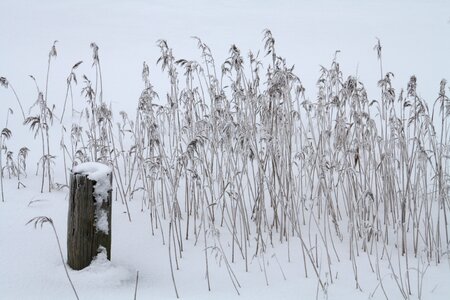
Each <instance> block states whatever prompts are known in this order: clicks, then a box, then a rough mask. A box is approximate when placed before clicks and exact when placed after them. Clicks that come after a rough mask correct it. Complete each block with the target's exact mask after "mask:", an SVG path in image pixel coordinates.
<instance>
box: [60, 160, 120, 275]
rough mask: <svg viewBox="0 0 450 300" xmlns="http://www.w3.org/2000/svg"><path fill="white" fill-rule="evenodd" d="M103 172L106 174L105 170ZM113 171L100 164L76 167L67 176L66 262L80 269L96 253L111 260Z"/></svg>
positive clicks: (87, 264) (88, 262)
mask: <svg viewBox="0 0 450 300" xmlns="http://www.w3.org/2000/svg"><path fill="white" fill-rule="evenodd" d="M105 170H106V171H105ZM111 184H112V172H111V169H110V168H109V167H107V166H106V165H103V164H100V163H86V164H81V165H79V166H77V167H75V168H74V169H73V170H72V174H71V175H70V196H69V215H68V222H67V263H68V264H69V266H70V267H71V268H72V269H74V270H81V269H83V268H85V267H87V266H89V264H90V263H91V261H92V259H93V258H94V257H96V256H97V254H98V252H100V251H104V250H103V249H102V248H101V247H103V248H104V249H105V250H106V255H107V258H108V259H109V260H111V199H112V197H111V196H112V195H111V190H112V189H111Z"/></svg>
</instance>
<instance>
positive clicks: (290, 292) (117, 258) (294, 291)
mask: <svg viewBox="0 0 450 300" xmlns="http://www.w3.org/2000/svg"><path fill="white" fill-rule="evenodd" d="M265 28H270V29H271V31H272V32H273V34H274V37H275V39H276V47H277V52H278V54H280V55H282V56H283V57H286V58H287V60H288V63H289V64H290V65H292V64H295V72H296V74H297V75H298V76H299V77H300V79H301V80H302V83H303V85H304V86H305V88H306V95H307V97H309V98H314V97H315V94H316V81H317V78H318V75H319V67H320V65H327V66H328V65H329V64H330V62H331V61H332V59H333V58H334V55H335V51H336V50H340V52H339V54H338V60H339V62H340V64H341V69H342V71H343V72H344V74H346V75H355V76H357V77H358V79H359V80H361V81H362V82H364V83H365V84H366V88H367V90H368V92H369V96H370V94H371V93H372V95H379V90H378V89H377V85H376V84H377V81H378V80H379V78H380V72H379V62H378V60H377V57H376V52H375V51H374V50H373V46H374V45H375V43H376V38H379V39H380V40H381V43H382V46H383V65H384V71H385V72H387V71H392V72H393V73H394V74H395V78H394V79H393V83H394V85H395V86H398V87H404V86H406V84H407V82H408V80H409V77H410V76H411V75H413V74H415V75H416V76H417V78H418V92H419V94H420V95H421V96H422V97H423V98H425V99H427V101H429V105H430V106H431V105H432V103H433V101H434V100H435V99H436V98H437V95H438V92H439V82H440V80H441V79H442V78H447V79H450V59H449V54H450V2H449V1H446V0H435V1H416V0H415V1H411V0H410V1H389V0H380V1H368V0H344V1H331V0H326V1H268V0H261V1H257V0H248V1H225V0H220V1H206V0H201V1H195V0H194V1H181V0H178V1H162V0H161V1H144V0H131V1H118V0H112V1H105V0H102V1H100V0H97V1H87V0H79V1H56V0H43V1H32V0H30V1H24V0H0V76H5V77H6V78H7V79H8V80H9V82H10V83H11V84H13V85H14V88H15V90H16V92H17V93H18V95H19V97H20V99H21V100H22V103H23V105H24V107H26V108H28V107H30V106H31V105H32V104H33V103H34V102H35V101H36V93H35V86H34V83H33V81H32V80H31V79H30V78H29V77H28V75H33V76H34V77H35V78H36V80H37V83H38V84H39V85H40V87H41V88H43V87H44V86H45V78H46V72H47V58H48V51H49V49H50V47H51V45H52V43H53V41H54V40H58V43H57V44H56V45H57V51H58V56H57V58H56V59H55V60H53V61H52V70H51V72H50V84H49V89H48V99H49V101H50V103H51V104H55V106H56V111H57V112H58V113H57V114H58V115H60V114H61V111H62V105H63V103H64V97H65V93H66V78H67V75H68V74H69V72H70V69H71V67H72V66H73V65H74V64H75V63H76V62H78V61H80V60H83V61H84V63H83V64H82V65H81V66H80V67H79V70H78V73H79V74H80V75H81V74H83V73H86V74H91V75H92V74H95V73H93V69H92V68H91V59H92V58H91V52H92V50H91V49H90V47H89V45H90V43H91V42H96V43H97V44H98V45H99V47H100V58H101V63H102V74H103V89H104V95H103V98H104V99H105V101H107V102H110V103H112V107H113V111H114V112H116V113H117V112H118V111H121V110H125V111H127V112H128V113H130V114H132V115H133V114H135V107H136V104H137V101H138V99H139V96H140V93H141V90H142V81H141V71H142V63H143V61H146V62H147V63H148V65H149V67H150V79H151V82H152V84H153V85H154V86H155V89H156V91H157V92H158V93H159V94H160V95H165V92H166V88H167V82H168V79H167V75H166V74H165V73H162V72H161V71H160V67H159V66H156V59H157V58H158V57H159V49H158V48H157V47H156V41H157V40H158V39H165V40H167V41H168V43H169V45H170V47H172V48H173V51H174V55H175V56H176V57H177V58H186V59H197V60H200V51H199V50H198V49H197V47H196V42H195V41H194V40H193V39H192V38H191V37H192V36H198V37H200V38H201V39H202V40H203V41H204V42H205V43H207V44H208V45H209V46H210V48H211V50H212V52H213V54H214V57H215V59H216V61H220V62H221V61H223V60H224V59H226V58H227V57H228V55H229V53H228V49H229V47H230V46H231V45H232V44H236V45H237V46H238V47H239V48H240V49H241V51H242V53H243V55H245V54H246V53H247V52H248V50H252V51H254V52H255V53H256V52H257V51H258V50H261V56H262V55H263V51H264V50H262V49H263V46H264V45H263V42H262V30H263V29H265ZM93 76H95V75H93ZM80 78H81V76H80ZM80 81H81V80H80ZM373 97H376V96H373ZM161 98H162V99H164V98H165V97H161ZM0 100H1V103H2V107H3V109H2V110H0V126H1V127H2V128H3V126H4V124H5V122H6V115H7V113H6V108H7V107H11V108H12V109H13V110H14V115H12V116H9V125H8V126H9V127H10V129H11V131H12V133H13V138H12V139H11V140H10V141H8V145H9V147H10V148H12V149H14V151H15V152H17V151H18V149H19V148H20V147H23V146H27V147H28V148H30V149H31V150H32V151H31V152H30V156H29V158H28V164H29V171H28V177H27V178H25V179H23V183H24V184H25V185H26V188H21V189H20V190H17V181H16V180H15V179H7V178H6V179H5V183H4V184H5V199H6V201H5V202H4V203H0V298H1V299H71V298H73V297H74V296H73V292H72V290H71V288H70V285H69V283H68V281H67V278H66V276H65V273H64V268H63V265H62V262H61V260H60V257H59V254H58V249H57V244H56V241H55V237H54V235H53V231H52V230H51V228H50V226H48V224H44V226H43V228H42V230H40V229H39V230H34V229H33V226H32V225H28V226H25V224H26V223H27V222H28V221H29V220H30V219H31V218H33V217H36V216H41V215H44V216H48V217H51V218H52V219H53V221H54V224H55V227H56V230H57V232H58V235H59V238H60V240H61V241H62V247H63V253H64V254H65V250H66V245H65V240H66V226H67V203H68V201H67V198H68V193H67V189H62V190H61V191H55V192H52V193H42V194H41V193H40V177H37V176H35V175H34V172H35V163H36V162H37V161H38V160H39V157H40V152H39V151H40V150H39V149H40V148H39V147H40V146H39V145H40V144H39V142H40V141H39V139H38V140H33V139H32V137H33V135H32V133H31V132H29V130H28V128H25V127H24V126H22V117H21V114H20V109H19V107H18V106H17V103H16V100H15V98H14V95H13V94H12V93H11V92H10V91H9V90H6V89H3V88H1V89H0ZM59 138H60V137H59V136H58V137H55V138H54V140H55V149H58V148H57V140H58V139H59ZM57 151H59V150H55V151H54V152H57ZM58 154H61V153H57V155H58ZM59 158H60V156H59ZM57 162H58V165H57V166H56V167H55V178H56V181H58V182H63V181H64V175H63V173H62V169H63V167H62V166H61V163H62V162H61V160H58V161H57ZM6 177H7V176H6ZM129 205H130V212H131V215H132V219H133V221H132V222H129V221H128V217H127V213H126V210H125V209H126V208H125V206H124V205H123V204H122V203H120V201H117V202H114V203H113V217H112V232H113V236H112V261H111V262H108V261H106V259H105V258H103V257H101V256H100V257H98V258H97V260H96V261H94V262H93V263H92V265H91V266H90V267H88V268H87V269H85V270H82V271H69V273H70V276H71V278H72V280H73V282H74V285H75V287H76V289H77V292H78V294H79V296H80V299H131V298H132V297H133V295H134V290H135V283H136V273H137V272H138V271H139V282H138V289H137V299H174V298H175V293H174V289H173V285H172V278H171V272H170V267H169V258H168V253H167V251H168V250H167V245H163V244H162V238H161V236H160V234H159V233H158V232H155V235H154V236H152V234H151V231H150V222H149V216H148V212H147V211H146V210H144V211H141V203H140V201H135V202H133V201H131V202H130V203H129ZM184 243H185V250H184V252H183V258H182V259H181V260H180V262H179V264H180V269H179V270H177V271H175V276H176V282H177V287H178V291H179V293H180V297H181V298H182V299H230V298H238V296H237V293H236V291H235V289H234V288H233V285H232V282H231V281H230V279H229V273H228V272H227V270H226V267H225V265H224V263H223V259H221V257H220V255H218V256H217V257H215V256H214V253H212V254H211V262H210V276H211V291H208V288H207V281H206V279H205V264H204V254H203V249H202V247H203V246H202V245H196V246H194V243H195V241H194V240H192V239H190V240H188V241H185V242H184ZM292 243H297V242H294V241H293V242H292ZM224 246H225V247H228V246H229V245H224ZM346 246H347V245H344V243H342V244H339V245H337V251H338V252H341V251H342V252H341V253H340V254H341V256H342V258H343V260H342V261H341V262H340V263H338V264H336V265H335V266H333V267H334V270H333V271H334V272H335V274H336V276H335V277H336V278H335V279H336V280H335V282H334V283H333V284H330V285H329V286H328V288H327V294H324V293H323V292H322V291H321V290H320V289H319V287H318V282H317V279H316V278H315V276H314V274H313V273H312V270H309V271H310V274H309V275H310V276H309V277H308V278H305V276H304V273H303V259H302V255H301V246H299V245H290V246H289V247H290V251H294V252H293V253H290V261H288V255H287V253H288V248H287V245H286V244H282V245H275V246H274V247H273V248H270V249H268V250H267V253H266V254H265V255H259V256H257V257H254V258H253V259H252V260H251V262H250V267H249V271H248V272H245V265H244V264H243V263H242V262H241V261H238V262H236V263H235V264H233V266H232V267H233V271H234V272H235V274H236V276H237V278H238V280H239V283H240V285H241V288H240V289H239V293H240V294H241V295H240V298H239V299H274V298H278V299H313V298H316V297H318V298H319V299H323V298H328V299H343V298H346V299H366V298H370V297H371V295H373V298H375V299H383V298H384V295H383V293H382V291H381V288H380V287H379V283H378V281H377V277H376V275H375V274H374V273H371V272H367V273H365V272H364V273H361V274H360V278H359V282H360V285H361V290H358V289H356V288H355V282H354V278H353V274H354V272H353V269H352V264H351V262H350V261H348V260H346V259H345V258H346V257H347V254H345V251H346V250H345V249H346ZM293 249H295V250H293ZM395 251H396V250H395ZM358 260H360V264H359V266H360V267H361V269H363V270H368V269H369V266H368V260H367V258H366V257H364V255H361V258H358ZM414 263H415V264H414V267H411V268H412V269H413V268H419V269H423V268H425V263H424V262H422V261H420V260H415V261H414ZM384 267H385V269H384V270H383V272H382V273H383V274H385V277H384V278H385V280H384V282H383V283H384V285H385V286H384V288H385V289H386V290H387V292H388V295H389V297H390V299H397V298H400V297H401V294H400V292H399V291H398V289H397V287H396V285H395V282H394V280H393V279H392V278H391V276H390V275H389V268H388V266H387V262H386V264H385V265H384ZM424 274H425V276H424V277H423V278H424V283H423V295H422V296H423V299H431V298H433V299H436V300H437V299H448V297H449V295H450V279H449V278H450V261H449V262H445V261H444V262H443V263H441V264H439V265H437V266H436V265H434V264H432V265H431V266H429V268H428V269H427V270H426V273H424ZM412 298H413V299H414V298H417V295H412Z"/></svg>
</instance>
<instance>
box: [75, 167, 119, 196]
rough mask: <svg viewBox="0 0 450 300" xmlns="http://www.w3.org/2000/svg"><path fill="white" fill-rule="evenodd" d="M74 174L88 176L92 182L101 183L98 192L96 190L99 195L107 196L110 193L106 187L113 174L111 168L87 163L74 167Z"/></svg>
mask: <svg viewBox="0 0 450 300" xmlns="http://www.w3.org/2000/svg"><path fill="white" fill-rule="evenodd" d="M72 172H73V173H74V174H83V175H88V178H89V179H90V180H94V181H96V182H97V183H100V186H99V187H98V190H97V189H96V192H97V193H98V194H102V195H105V193H107V192H108V191H109V189H106V187H107V186H108V184H109V176H110V175H111V172H112V169H111V167H109V166H107V165H105V164H102V163H98V162H85V163H82V164H79V165H77V166H75V167H73V169H72Z"/></svg>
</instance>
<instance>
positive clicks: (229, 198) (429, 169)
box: [0, 30, 450, 299]
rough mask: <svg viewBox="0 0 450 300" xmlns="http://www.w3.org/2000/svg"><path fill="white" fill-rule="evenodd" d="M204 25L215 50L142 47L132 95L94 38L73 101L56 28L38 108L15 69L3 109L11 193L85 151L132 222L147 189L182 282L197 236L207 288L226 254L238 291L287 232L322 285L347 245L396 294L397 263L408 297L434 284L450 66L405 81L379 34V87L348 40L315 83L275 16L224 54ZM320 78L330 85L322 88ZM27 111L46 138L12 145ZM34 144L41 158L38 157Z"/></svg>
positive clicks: (448, 152)
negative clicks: (349, 59) (354, 62)
mask: <svg viewBox="0 0 450 300" xmlns="http://www.w3.org/2000/svg"><path fill="white" fill-rule="evenodd" d="M194 39H195V41H196V43H197V46H198V51H199V53H201V60H200V61H193V60H188V59H183V58H180V57H176V54H175V53H176V49H174V50H173V49H172V48H171V47H170V45H169V44H168V42H167V41H165V40H159V41H158V42H157V46H158V47H159V49H160V57H159V58H155V59H156V64H154V63H146V62H144V63H143V67H142V92H141V95H140V97H139V99H129V100H127V101H129V102H130V110H129V111H120V112H116V111H113V110H112V108H111V106H110V103H109V102H108V99H105V98H104V97H103V79H102V64H101V62H102V60H101V50H100V49H99V47H98V46H97V45H96V44H95V43H92V44H91V45H90V47H91V50H92V61H89V62H87V61H86V62H82V61H79V62H76V61H75V62H74V65H73V68H72V69H71V70H68V76H67V80H66V94H65V98H64V99H62V100H63V101H61V99H60V100H56V99H50V98H48V89H49V86H51V85H52V84H53V83H52V82H51V80H49V75H50V74H51V72H52V64H53V62H54V60H55V59H56V58H57V55H58V54H59V53H58V51H57V46H58V43H56V42H55V43H54V44H53V45H52V46H51V49H50V52H49V55H48V57H47V59H48V62H47V71H46V80H45V86H39V84H38V80H36V79H35V78H34V77H31V80H33V81H34V83H35V84H36V101H35V103H34V104H33V106H31V107H30V108H27V107H23V106H22V104H21V103H22V102H21V100H22V99H20V97H19V96H18V94H20V92H19V91H16V90H15V89H14V83H13V82H9V81H8V79H7V78H5V77H1V78H0V82H1V85H2V87H3V88H6V89H7V90H10V93H9V94H8V95H9V96H8V97H7V98H8V99H6V100H5V101H4V102H6V103H7V105H8V106H10V107H11V108H10V109H8V110H7V111H4V112H2V114H6V118H5V119H3V116H2V120H3V121H2V124H1V125H2V126H5V127H4V128H3V130H2V131H1V140H0V146H1V150H2V151H1V155H0V168H1V170H2V173H1V174H2V176H0V178H1V179H2V181H1V187H2V201H12V199H10V198H8V197H7V196H5V193H4V181H5V180H9V181H13V180H15V181H16V182H17V188H18V189H24V188H27V187H25V185H24V184H23V183H22V180H23V178H24V177H26V176H28V177H30V176H39V177H38V178H39V180H40V192H45V193H47V192H52V191H55V190H67V189H66V187H67V184H68V176H69V174H70V170H71V168H72V167H73V166H75V165H77V164H79V163H82V162H87V161H98V162H103V163H105V164H108V165H110V166H111V167H112V168H113V180H114V184H113V197H114V199H115V201H116V202H115V203H114V205H116V206H119V205H120V206H121V207H123V208H124V209H125V211H126V215H127V218H128V220H129V222H133V216H134V214H136V213H138V211H134V210H133V209H131V208H130V207H131V206H130V205H129V204H130V203H131V202H133V203H139V209H140V210H141V211H144V212H145V213H146V214H148V216H149V226H148V228H146V229H145V231H146V233H147V232H150V233H151V234H153V235H158V236H159V237H161V241H162V243H163V244H164V245H165V246H166V247H167V255H168V258H169V260H168V262H169V266H168V267H169V268H170V270H171V276H172V282H173V287H174V292H175V295H176V296H177V297H178V296H180V295H179V292H178V289H177V270H178V269H179V268H180V267H181V265H182V263H183V251H184V244H185V241H186V240H191V241H195V245H196V247H195V249H196V251H200V252H202V255H203V256H204V261H203V262H201V263H202V264H203V268H204V272H205V281H206V283H207V288H208V289H210V270H209V268H210V264H211V263H212V261H214V260H218V259H219V260H220V261H221V263H222V264H223V267H224V268H225V270H226V272H227V273H228V275H229V280H230V282H231V283H232V285H233V287H234V289H235V290H236V292H237V294H239V292H240V290H241V289H242V288H243V287H241V285H240V282H239V278H238V276H237V275H236V273H235V271H234V270H235V268H236V266H237V265H238V266H244V268H245V270H248V265H249V263H250V261H252V259H253V258H254V257H258V256H261V255H264V253H266V251H267V249H268V248H276V247H279V246H280V245H281V244H286V245H287V251H286V252H285V253H282V254H283V255H285V256H287V260H290V256H292V255H295V256H297V255H300V256H301V259H302V261H303V263H302V265H303V270H302V273H303V274H304V276H305V277H314V278H316V279H317V284H318V290H319V291H318V293H324V294H326V293H327V289H328V287H329V285H331V284H333V283H334V281H335V280H336V278H337V277H338V274H337V271H336V270H335V266H336V265H338V264H339V263H340V262H342V261H347V262H350V263H351V266H352V271H353V274H352V277H353V278H354V280H353V283H354V287H355V289H360V283H359V282H360V278H361V276H364V274H365V273H366V272H371V273H373V274H376V277H377V279H378V280H379V284H378V286H377V288H376V289H375V290H374V291H373V294H372V296H373V295H374V294H375V293H376V294H377V295H378V296H380V295H384V296H385V297H386V298H390V292H389V290H388V291H386V290H385V288H384V282H385V280H386V277H385V276H384V275H383V274H382V272H381V271H380V269H382V270H388V272H389V274H390V277H389V279H390V280H393V281H394V282H395V286H396V288H397V289H398V291H399V292H400V294H401V295H402V296H403V298H404V299H409V298H410V297H414V298H419V299H420V298H421V297H422V284H423V280H424V277H425V276H426V271H427V269H428V267H429V266H433V265H436V264H440V263H442V262H445V261H447V260H449V259H450V240H449V230H450V226H449V220H448V218H449V217H450V216H449V215H448V214H449V213H450V209H449V206H450V143H449V142H450V133H449V132H450V99H449V98H448V93H449V92H450V90H449V88H448V87H447V82H446V80H445V79H442V81H441V82H440V89H438V90H436V93H435V94H436V97H435V98H434V99H422V98H421V97H420V93H419V92H418V91H417V85H418V82H419V81H420V77H417V78H416V76H411V78H410V80H409V82H406V83H405V86H404V87H403V88H402V87H394V86H393V84H392V79H393V77H394V74H393V73H391V72H388V71H386V70H385V69H386V68H385V66H384V65H383V53H382V46H381V43H380V41H376V44H375V46H374V52H373V58H374V60H375V59H376V60H378V62H379V70H374V72H378V73H379V81H378V87H379V93H378V94H376V95H368V93H367V92H366V89H365V87H364V84H363V83H362V82H360V81H359V80H358V78H357V77H355V76H352V75H347V74H343V72H342V71H341V68H340V65H339V53H338V52H336V54H335V57H334V58H332V59H330V63H328V64H327V65H325V66H323V67H321V74H320V77H319V78H318V79H317V84H316V86H315V87H305V86H303V84H302V80H301V77H299V76H298V75H297V74H296V73H295V69H294V66H293V65H291V64H290V63H289V60H288V59H286V58H283V57H280V56H279V54H278V53H277V51H276V43H275V38H274V36H273V35H272V33H271V31H270V30H265V31H264V32H263V45H262V48H263V49H262V50H261V51H258V52H249V53H248V54H244V53H242V52H241V50H240V49H239V48H238V47H237V46H235V45H232V46H231V47H230V49H229V57H228V58H227V59H226V60H225V61H224V62H217V61H215V59H214V56H213V54H212V53H211V50H210V48H209V47H208V45H207V44H205V43H204V42H203V41H202V40H201V39H199V38H194ZM81 64H91V65H92V72H91V74H87V75H85V74H80V73H78V67H79V66H80V65H81ZM158 68H159V69H161V70H162V72H160V71H159V70H158ZM152 76H165V77H166V78H167V80H166V82H167V85H166V88H165V93H164V94H158V93H156V91H155V90H154V88H153V86H152ZM436 85H437V86H439V83H437V84H436ZM306 88H308V89H309V90H314V91H316V92H315V94H316V97H315V98H313V99H310V98H307V97H306V96H305V89H306ZM13 111H14V113H15V114H14V117H15V120H18V116H20V117H21V118H22V117H23V120H21V121H23V126H25V127H27V128H29V130H30V131H29V135H30V138H34V139H36V141H38V143H39V147H38V148H33V149H29V148H28V145H22V146H21V147H20V148H18V149H19V150H16V151H15V152H13V151H12V150H11V149H10V147H9V145H10V144H14V145H16V143H14V138H15V135H14V132H13V131H12V130H10V129H9V123H8V122H10V116H11V113H12V112H13ZM30 151H31V152H34V153H38V152H39V153H40V154H39V156H40V159H39V160H38V161H28V160H29V159H28V153H29V152H30ZM35 164H37V168H36V170H34V169H32V170H31V169H30V166H32V168H33V167H34V166H35ZM58 174H59V175H61V174H62V175H63V176H59V177H58V176H57V175H58ZM134 207H136V206H134ZM113 222H114V221H113ZM52 225H53V224H52ZM113 243H121V241H120V240H117V239H113ZM56 255H57V254H56ZM262 257H263V256H262ZM361 259H364V260H367V262H368V263H365V264H363V265H361V263H360V262H361ZM280 269H281V271H282V266H281V265H280ZM299 280H300V279H299ZM75 285H76V284H75Z"/></svg>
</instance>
